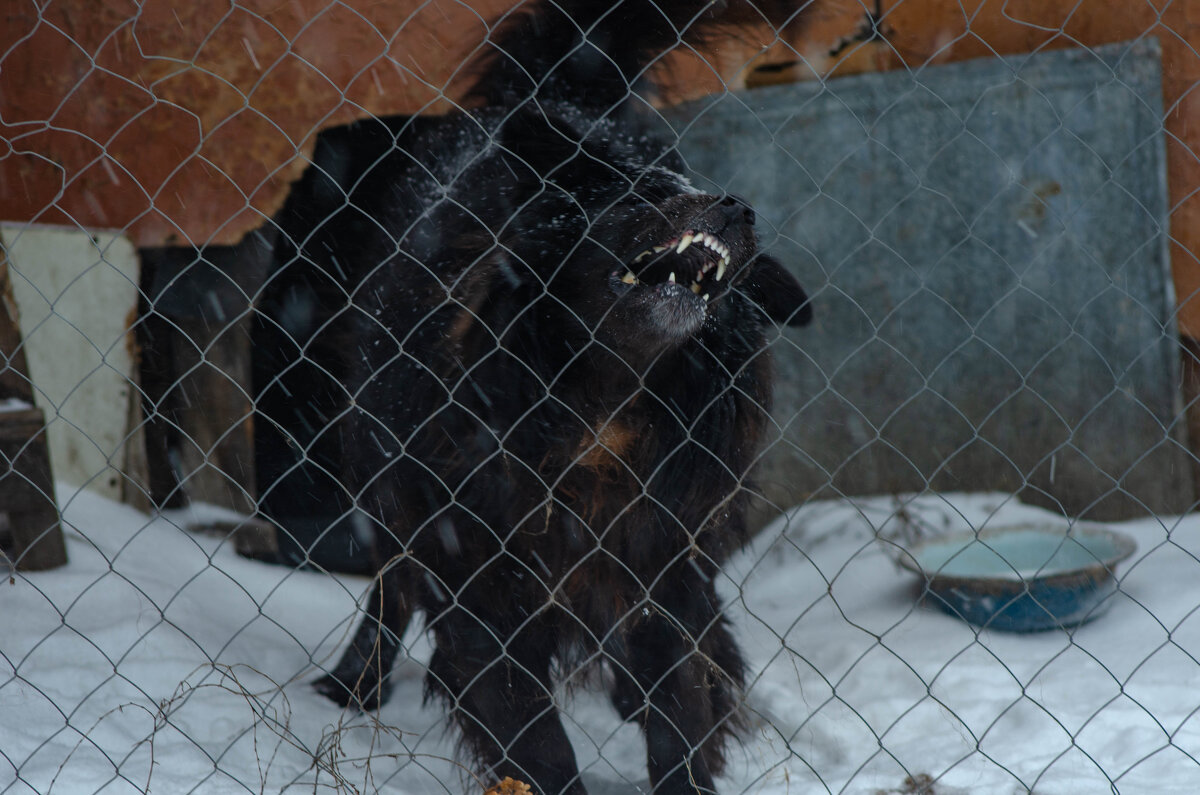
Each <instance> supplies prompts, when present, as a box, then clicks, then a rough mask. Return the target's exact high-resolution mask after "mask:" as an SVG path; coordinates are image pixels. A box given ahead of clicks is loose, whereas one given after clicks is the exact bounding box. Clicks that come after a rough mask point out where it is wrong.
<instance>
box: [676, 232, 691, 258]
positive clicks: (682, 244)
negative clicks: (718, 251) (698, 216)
mask: <svg viewBox="0 0 1200 795" xmlns="http://www.w3.org/2000/svg"><path fill="white" fill-rule="evenodd" d="M695 239H696V237H695V236H694V235H692V234H691V233H690V232H689V233H688V234H685V235H684V236H683V237H681V238H679V247H678V248H676V249H675V253H676V254H682V253H683V252H684V251H686V250H687V247H688V246H690V245H692V241H693V240H695Z"/></svg>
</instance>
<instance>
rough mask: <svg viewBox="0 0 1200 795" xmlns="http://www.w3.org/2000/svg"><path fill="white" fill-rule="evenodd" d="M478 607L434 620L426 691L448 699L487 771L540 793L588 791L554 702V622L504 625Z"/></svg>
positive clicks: (582, 794)
mask: <svg viewBox="0 0 1200 795" xmlns="http://www.w3.org/2000/svg"><path fill="white" fill-rule="evenodd" d="M492 609H493V610H494V608H492ZM481 610H487V608H486V607H483V606H480V605H478V604H473V605H471V606H470V607H467V606H464V605H461V604H460V606H457V607H455V608H452V609H451V610H450V611H448V612H447V613H443V614H442V615H441V616H438V617H437V618H436V619H434V620H432V626H433V630H434V633H435V635H436V637H437V650H436V651H435V652H434V655H433V659H432V660H431V661H430V665H429V678H428V682H429V692H430V693H431V694H432V695H438V696H441V697H443V698H445V699H446V701H447V702H448V703H449V705H450V707H451V714H452V715H453V717H454V720H455V722H456V723H457V724H458V726H459V728H460V730H461V731H462V735H463V740H464V742H465V744H466V745H467V747H469V748H470V750H471V751H472V752H473V753H474V755H475V757H476V759H477V760H478V761H479V763H480V766H481V768H483V770H482V771H481V772H484V773H485V775H487V776H488V777H494V778H496V779H503V778H504V777H505V776H511V777H512V778H514V779H517V780H519V781H523V782H525V783H527V784H529V785H530V786H531V787H533V789H534V791H535V792H536V793H538V795H586V792H587V790H586V789H584V787H583V784H582V783H581V782H580V780H579V770H578V767H577V765H576V761H575V751H574V749H572V748H571V743H570V741H569V740H568V739H567V734H566V732H565V731H564V729H563V725H562V720H561V719H560V718H559V714H558V709H557V708H556V706H555V703H554V690H553V685H552V684H551V677H550V666H551V656H552V654H553V652H554V649H555V635H554V630H553V628H552V627H551V626H550V625H549V624H548V622H543V621H539V620H536V619H535V620H532V621H527V622H525V623H523V624H521V625H519V626H518V627H517V628H515V629H510V630H504V629H500V628H498V627H496V625H495V624H494V623H492V621H490V620H487V619H492V618H498V619H501V620H503V619H505V618H509V616H499V615H492V614H487V613H481V612H480V611H481ZM481 615H486V619H481V618H479V616H481ZM487 783H489V784H490V783H491V782H490V781H489V782H487Z"/></svg>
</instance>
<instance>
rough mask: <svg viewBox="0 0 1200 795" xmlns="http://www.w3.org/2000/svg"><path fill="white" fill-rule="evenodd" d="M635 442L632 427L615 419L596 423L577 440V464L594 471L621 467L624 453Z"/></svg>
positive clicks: (625, 453) (635, 434)
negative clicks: (589, 431)
mask: <svg viewBox="0 0 1200 795" xmlns="http://www.w3.org/2000/svg"><path fill="white" fill-rule="evenodd" d="M636 442H637V433H635V432H634V430H633V429H632V428H630V427H629V426H628V425H625V424H623V423H620V422H616V421H615V420H614V421H612V422H606V423H604V424H602V425H598V426H597V427H596V429H595V430H594V431H593V432H592V433H589V434H585V435H584V437H583V438H582V439H581V440H580V441H579V447H578V449H577V450H576V455H577V457H578V462H577V465H578V466H581V467H584V468H585V469H591V470H594V471H596V472H607V471H610V470H613V469H615V468H623V467H624V466H625V465H624V462H623V459H625V457H626V455H627V454H628V452H629V450H630V449H631V448H632V447H633V445H634V444H635V443H636Z"/></svg>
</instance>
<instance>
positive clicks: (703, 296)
mask: <svg viewBox="0 0 1200 795" xmlns="http://www.w3.org/2000/svg"><path fill="white" fill-rule="evenodd" d="M700 297H701V298H703V299H704V303H706V304H707V303H708V293H705V294H704V295H702V296H700Z"/></svg>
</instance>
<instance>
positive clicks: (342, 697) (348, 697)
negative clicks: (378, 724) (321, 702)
mask: <svg viewBox="0 0 1200 795" xmlns="http://www.w3.org/2000/svg"><path fill="white" fill-rule="evenodd" d="M313 689H314V690H316V691H317V692H318V693H320V694H321V695H323V696H325V698H327V699H329V700H330V701H332V702H333V703H335V704H337V705H338V706H340V707H350V706H353V707H357V708H358V709H360V710H362V711H363V712H371V711H373V710H377V709H379V707H381V706H382V705H383V704H385V703H386V702H387V700H388V696H389V695H391V693H390V692H389V689H388V688H386V687H380V686H377V687H372V688H371V689H370V690H369V691H368V692H367V694H366V695H362V694H361V693H360V691H359V689H358V688H357V687H355V686H354V685H353V684H347V683H346V682H345V681H343V680H342V679H341V678H339V677H338V676H337V675H336V674H329V675H328V676H322V677H321V678H320V679H318V680H317V681H315V682H313Z"/></svg>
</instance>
